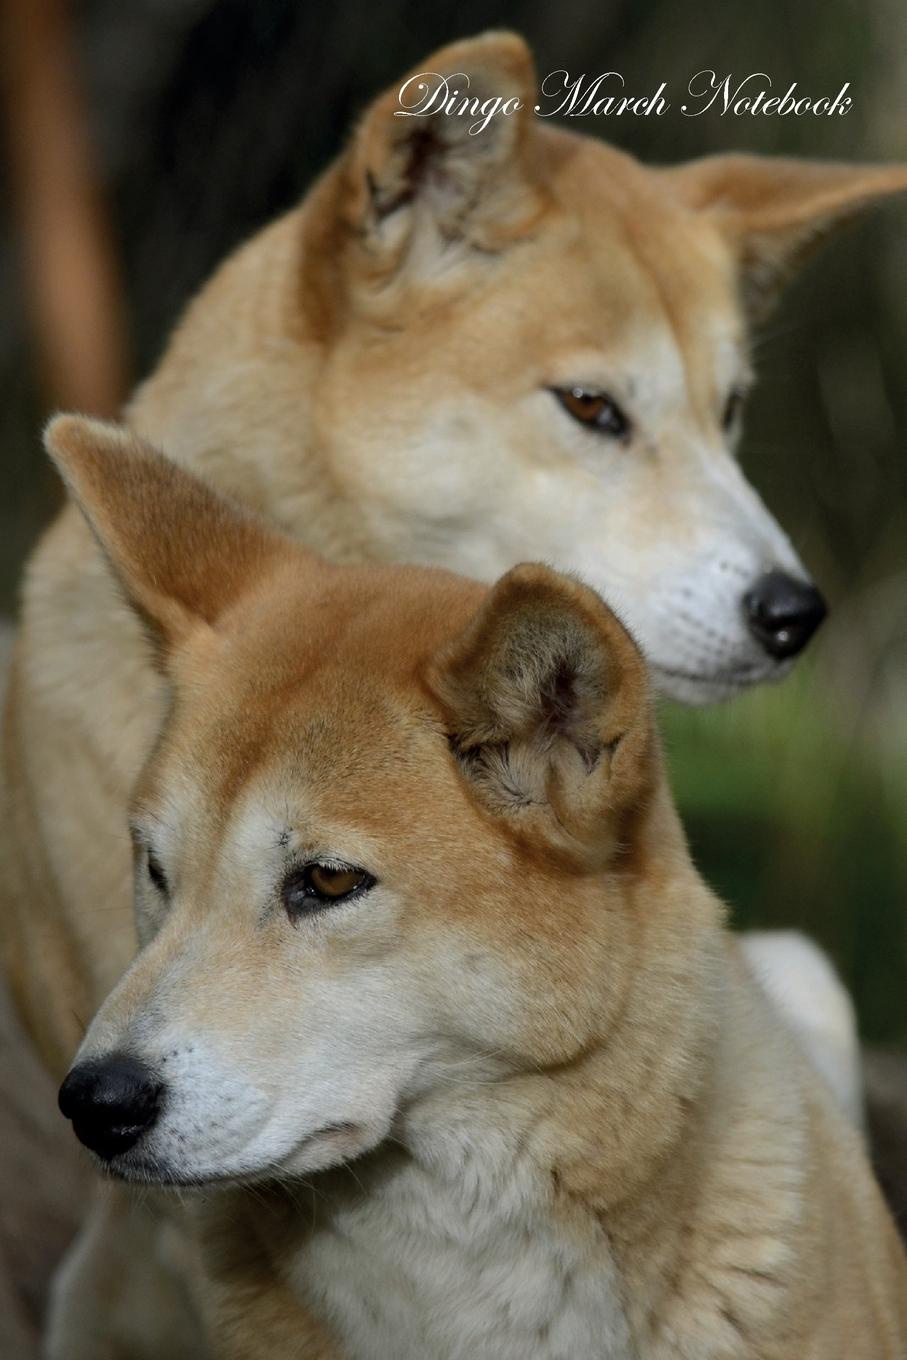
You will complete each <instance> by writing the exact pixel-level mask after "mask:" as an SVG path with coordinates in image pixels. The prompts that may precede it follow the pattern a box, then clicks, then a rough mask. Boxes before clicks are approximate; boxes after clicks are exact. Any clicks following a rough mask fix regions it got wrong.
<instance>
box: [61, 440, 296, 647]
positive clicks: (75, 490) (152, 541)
mask: <svg viewBox="0 0 907 1360" xmlns="http://www.w3.org/2000/svg"><path fill="white" fill-rule="evenodd" d="M44 441H45V444H46V447H47V450H48V452H49V454H50V456H51V457H52V458H53V460H54V462H55V463H56V465H57V467H58V468H59V470H60V474H61V476H62V477H63V480H64V481H65V483H66V485H67V487H68V489H69V491H70V494H71V495H72V497H73V499H74V500H75V502H76V503H77V505H78V506H79V508H80V509H81V511H82V513H83V515H84V516H85V518H86V520H87V521H88V524H89V527H90V528H91V530H92V532H93V533H94V535H95V538H96V539H97V540H98V543H99V544H100V546H101V548H102V549H103V551H104V554H105V556H106V557H107V558H108V560H109V562H110V564H111V566H112V567H113V570H114V572H115V574H116V576H117V578H118V579H119V581H120V583H121V585H122V587H123V590H124V591H125V594H126V596H127V598H128V600H129V602H130V603H131V604H132V606H133V607H134V609H135V610H136V611H137V612H138V614H139V615H140V616H141V618H142V619H143V621H144V622H145V623H146V624H147V625H148V626H149V627H150V630H151V633H152V635H153V637H154V639H155V641H157V642H158V643H164V644H165V645H166V646H172V645H175V644H178V643H179V642H180V641H182V640H184V639H185V637H186V636H187V635H188V634H189V633H190V632H191V631H193V630H194V629H196V628H198V627H199V626H200V625H203V624H213V623H215V622H216V621H217V619H218V617H219V616H220V615H221V614H223V613H224V612H225V611H226V610H228V609H229V608H230V606H231V605H232V604H233V603H234V602H235V601H236V600H237V599H238V598H239V597H240V595H242V594H245V593H246V591H248V590H249V589H251V588H252V587H253V586H254V584H255V583H256V581H258V580H260V579H261V574H262V573H263V572H264V571H265V570H266V569H268V568H269V567H270V566H271V565H272V564H273V563H274V562H275V561H276V560H277V559H278V558H279V557H281V556H284V557H285V556H286V554H287V553H288V552H289V551H292V550H293V548H294V546H295V545H293V544H292V543H291V542H290V541H289V540H288V539H284V538H282V537H281V536H280V535H279V534H277V533H276V532H274V533H272V532H271V531H269V530H268V528H267V527H266V526H265V525H264V524H262V523H261V522H260V521H259V520H257V519H255V517H254V516H253V515H251V514H249V513H247V512H245V511H243V510H241V509H240V508H239V507H237V506H234V505H232V504H231V503H230V502H229V501H226V500H224V499H223V498H222V497H221V496H219V495H217V494H216V492H214V491H212V490H211V489H210V488H209V487H207V486H206V485H205V484H204V483H203V482H201V481H199V480H198V478H197V477H193V476H192V475H191V474H190V473H188V472H185V471H184V470H183V469H182V468H179V467H177V466H176V464H175V463H171V462H170V461H169V460H168V459H167V458H164V457H163V456H162V455H161V454H159V453H157V452H156V450H155V449H153V448H152V447H151V445H150V444H147V443H145V441H144V440H142V439H139V438H138V437H137V436H136V435H134V434H131V433H130V432H129V431H127V430H125V429H123V428H122V427H120V426H118V425H111V424H107V423H106V422H103V421H99V420H88V419H85V418H83V417H81V416H70V415H62V416H56V417H55V418H54V419H53V420H52V421H51V422H50V424H49V425H48V427H47V430H46V431H45V435H44Z"/></svg>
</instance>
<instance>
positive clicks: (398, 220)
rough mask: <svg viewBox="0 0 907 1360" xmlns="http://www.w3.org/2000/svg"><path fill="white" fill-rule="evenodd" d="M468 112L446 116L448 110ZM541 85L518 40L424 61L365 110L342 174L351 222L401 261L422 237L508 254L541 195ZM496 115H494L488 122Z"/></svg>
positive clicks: (445, 52)
mask: <svg viewBox="0 0 907 1360" xmlns="http://www.w3.org/2000/svg"><path fill="white" fill-rule="evenodd" d="M450 100H452V101H453V105H452V106H453V107H456V108H459V107H460V106H461V105H462V103H463V101H464V100H467V101H468V102H469V108H470V110H471V111H470V112H466V113H455V112H445V107H446V106H447V104H448V101H450ZM535 101H536V78H535V70H534V67H533V64H532V57H531V55H530V52H529V49H528V48H527V46H526V44H525V43H524V42H523V40H522V38H519V37H517V36H516V34H513V33H486V34H484V35H483V36H481V37H478V38H473V39H470V40H468V41H465V42H459V43H454V44H452V45H451V46H449V47H444V48H442V49H441V50H440V51H439V52H435V53H433V55H432V56H430V57H427V58H426V59H425V61H424V62H423V63H421V64H420V66H419V67H418V68H417V69H416V70H415V71H413V72H411V73H410V74H409V75H408V76H405V77H403V79H401V80H400V81H398V82H397V83H396V84H395V85H393V86H392V87H391V89H390V90H388V91H387V92H386V93H385V94H384V95H382V96H381V98H380V99H378V100H377V101H376V102H375V103H374V104H373V105H372V107H371V108H370V109H369V110H368V112H367V113H366V114H365V117H364V118H363V120H362V122H361V124H360V126H359V128H358V130H357V131H356V133H355V136H354V138H353V142H352V145H351V147H350V149H349V151H348V153H347V158H346V165H345V175H344V178H345V206H344V212H345V216H346V218H347V220H348V221H349V222H350V223H351V225H352V226H353V227H354V229H355V230H356V232H357V233H358V234H359V236H360V237H361V238H364V240H365V243H366V245H367V246H368V247H369V248H370V249H371V250H372V252H376V251H377V252H379V253H384V254H385V255H388V256H391V257H392V258H393V260H394V262H395V263H396V260H397V259H399V257H400V256H401V255H402V254H404V253H405V252H406V248H407V246H411V245H412V241H413V238H414V236H417V235H418V236H420V239H421V234H422V232H424V233H425V234H426V235H428V236H430V238H431V244H433V245H434V246H436V247H437V249H439V250H440V249H441V248H443V247H444V246H445V245H449V244H450V243H451V242H459V243H465V244H472V245H476V246H478V247H480V248H482V249H484V250H498V249H501V248H502V247H503V246H504V245H506V244H507V243H508V241H510V240H512V239H513V238H514V237H515V236H517V235H519V234H520V233H521V232H522V231H525V230H526V229H528V226H529V225H530V224H531V222H532V221H533V220H534V219H535V218H536V217H537V215H538V213H539V211H540V207H541V204H542V196H541V193H540V191H539V187H538V183H537V171H536V169H535V158H534V157H533V155H532V142H533V138H534V136H536V135H537V130H536V127H535V116H534V112H533V109H534V104H535ZM491 110H495V111H494V112H491V113H490V116H488V115H489V112H490V111H491Z"/></svg>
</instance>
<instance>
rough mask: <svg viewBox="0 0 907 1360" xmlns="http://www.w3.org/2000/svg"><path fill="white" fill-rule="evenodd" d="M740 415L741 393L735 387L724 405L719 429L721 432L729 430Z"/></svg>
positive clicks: (741, 410) (741, 409)
mask: <svg viewBox="0 0 907 1360" xmlns="http://www.w3.org/2000/svg"><path fill="white" fill-rule="evenodd" d="M742 414H743V393H742V392H741V391H740V389H739V388H737V387H735V388H734V389H733V391H732V392H730V393H729V395H728V399H727V401H726V402H725V403H724V410H723V411H722V413H721V428H722V429H723V430H730V429H731V428H732V427H733V426H734V425H736V424H737V421H738V420H739V419H740V416H741V415H742Z"/></svg>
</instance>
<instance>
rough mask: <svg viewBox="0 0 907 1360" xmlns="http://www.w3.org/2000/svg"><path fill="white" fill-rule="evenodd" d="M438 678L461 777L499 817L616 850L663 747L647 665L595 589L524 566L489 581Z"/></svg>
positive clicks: (592, 860)
mask: <svg viewBox="0 0 907 1360" xmlns="http://www.w3.org/2000/svg"><path fill="white" fill-rule="evenodd" d="M429 684H430V687H431V689H432V691H433V692H434V694H435V696H436V697H437V698H438V699H439V700H440V702H441V705H442V708H443V710H444V712H445V716H446V720H447V723H448V732H449V738H450V743H451V748H452V750H453V752H454V754H455V756H456V758H457V760H458V762H459V764H460V767H461V770H462V773H463V776H464V778H465V779H467V780H468V781H469V783H470V784H471V785H472V787H473V789H474V791H475V793H476V795H477V796H478V797H479V798H480V800H481V801H482V802H483V803H484V805H485V806H486V807H487V808H488V809H489V810H490V811H491V812H493V813H494V814H495V815H498V816H502V817H505V818H507V819H508V820H509V821H510V823H511V824H512V825H513V826H514V828H515V829H516V830H517V831H518V832H520V833H522V834H524V835H526V836H527V837H531V838H536V839H538V838H541V839H542V840H543V841H544V842H546V843H547V844H548V845H549V846H550V847H552V848H556V849H558V850H561V851H565V852H567V853H568V854H569V855H570V856H571V857H572V858H574V859H575V858H577V857H579V859H580V860H581V861H582V862H583V863H584V864H587V865H588V864H596V863H599V862H601V861H603V860H607V858H608V857H609V856H610V855H611V853H612V852H613V850H614V847H615V844H616V843H618V842H621V843H623V842H624V841H625V835H626V824H625V821H626V814H627V813H628V812H629V811H631V810H633V809H635V808H637V807H638V806H639V805H640V803H641V801H642V800H643V799H644V798H645V797H646V796H647V794H648V792H649V791H650V789H651V786H652V783H653V780H654V778H655V773H656V767H657V754H656V747H655V741H654V733H653V728H652V720H651V712H650V701H649V686H648V679H647V675H646V668H645V664H644V662H643V659H642V657H641V656H640V653H639V650H638V649H637V647H636V645H635V643H634V642H633V640H632V639H631V637H630V635H629V634H628V633H627V632H626V630H625V629H624V627H623V625H622V624H621V623H620V622H619V621H618V620H617V618H616V617H615V616H614V614H612V612H611V611H610V610H609V609H608V608H607V607H606V606H605V605H604V604H603V603H602V601H601V600H600V599H599V597H598V596H597V595H596V594H595V593H594V592H593V591H592V590H590V589H588V587H586V586H583V585H580V584H579V583H578V582H577V581H575V580H573V579H571V578H570V577H566V576H561V575H559V574H558V573H557V572H554V571H551V570H550V569H549V568H547V567H542V566H535V565H524V566H520V567H515V568H514V569H513V570H512V571H510V572H508V573H507V575H506V576H504V577H503V578H502V579H501V580H500V581H499V582H498V584H497V585H496V586H495V587H494V588H493V589H492V590H491V592H490V593H489V595H488V597H487V599H486V601H485V603H484V604H483V606H482V608H481V609H480V611H479V613H478V615H477V617H476V618H475V619H474V620H473V622H472V624H471V625H470V626H469V628H468V629H467V631H466V633H465V634H464V635H463V636H461V637H460V638H458V639H457V640H456V641H455V642H454V643H452V644H451V645H449V646H448V647H447V648H446V649H445V651H444V652H443V653H442V655H441V656H439V657H437V658H436V659H435V661H434V662H433V665H432V668H431V672H430V677H429Z"/></svg>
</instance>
